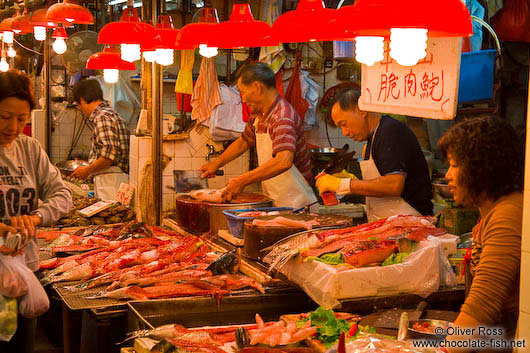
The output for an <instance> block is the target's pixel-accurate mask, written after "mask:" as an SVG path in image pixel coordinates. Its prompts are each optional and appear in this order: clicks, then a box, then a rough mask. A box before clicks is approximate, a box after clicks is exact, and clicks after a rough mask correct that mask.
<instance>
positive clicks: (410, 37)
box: [390, 28, 427, 66]
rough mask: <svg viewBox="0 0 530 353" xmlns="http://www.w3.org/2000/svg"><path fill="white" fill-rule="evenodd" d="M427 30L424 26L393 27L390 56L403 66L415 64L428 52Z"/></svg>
mask: <svg viewBox="0 0 530 353" xmlns="http://www.w3.org/2000/svg"><path fill="white" fill-rule="evenodd" d="M426 49H427V30H426V29H423V28H391V29H390V57H391V58H392V59H394V60H396V61H397V62H398V64H399V65H402V66H414V65H416V64H417V63H418V61H419V60H421V59H423V58H424V57H425V56H426V55H427V52H426V51H425V50H426Z"/></svg>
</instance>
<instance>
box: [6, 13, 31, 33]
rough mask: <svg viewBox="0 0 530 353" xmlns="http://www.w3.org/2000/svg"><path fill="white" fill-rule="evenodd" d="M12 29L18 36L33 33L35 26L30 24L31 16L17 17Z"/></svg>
mask: <svg viewBox="0 0 530 353" xmlns="http://www.w3.org/2000/svg"><path fill="white" fill-rule="evenodd" d="M11 29H12V30H13V32H15V33H16V34H28V33H33V26H32V25H31V24H30V22H29V15H27V14H26V15H22V16H17V17H15V19H14V20H13V22H12V23H11Z"/></svg>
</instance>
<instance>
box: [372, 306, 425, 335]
mask: <svg viewBox="0 0 530 353" xmlns="http://www.w3.org/2000/svg"><path fill="white" fill-rule="evenodd" d="M426 307H427V303H426V302H425V301H421V302H420V303H419V304H418V306H417V307H416V309H415V310H413V311H407V310H403V309H391V310H388V311H384V312H383V313H381V315H380V316H379V317H378V318H377V320H376V321H375V322H374V326H375V327H382V328H390V329H397V328H398V327H399V321H400V318H401V315H402V314H403V313H404V312H408V318H409V321H416V320H419V319H420V318H421V315H422V314H423V311H424V310H425V308H426Z"/></svg>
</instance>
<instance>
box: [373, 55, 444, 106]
mask: <svg viewBox="0 0 530 353" xmlns="http://www.w3.org/2000/svg"><path fill="white" fill-rule="evenodd" d="M389 53H390V51H389V50H388V48H386V50H385V60H382V61H381V62H380V65H382V66H385V73H382V74H381V79H380V83H379V96H378V97H377V100H378V101H380V102H383V103H386V102H387V101H388V100H389V99H394V100H398V99H399V98H400V96H401V88H400V87H403V96H402V97H403V98H414V97H417V98H419V99H420V100H424V99H432V100H433V101H435V102H439V101H441V100H442V98H443V95H444V72H443V69H442V70H440V71H439V72H434V71H430V72H429V70H428V69H427V70H425V68H424V67H425V65H430V64H432V63H433V60H434V55H433V54H432V53H430V54H429V55H427V56H426V57H425V59H423V60H421V61H419V62H418V64H416V65H415V66H414V67H412V68H411V69H410V71H409V72H408V73H406V74H404V75H403V76H402V77H400V76H399V74H396V73H394V72H392V71H390V72H389V65H390V64H392V63H393V61H392V58H391V57H390V55H389ZM420 64H423V65H421V66H420ZM390 70H391V69H390Z"/></svg>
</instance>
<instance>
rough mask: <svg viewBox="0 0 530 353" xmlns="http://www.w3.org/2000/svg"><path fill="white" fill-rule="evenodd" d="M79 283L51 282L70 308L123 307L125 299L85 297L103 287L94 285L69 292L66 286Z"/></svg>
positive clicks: (94, 293) (96, 292) (99, 290)
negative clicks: (93, 286)
mask: <svg viewBox="0 0 530 353" xmlns="http://www.w3.org/2000/svg"><path fill="white" fill-rule="evenodd" d="M79 283H81V282H80V281H75V282H62V283H55V284H52V288H53V289H54V290H55V291H56V292H57V294H59V296H60V297H61V299H62V301H63V302H64V304H66V306H67V307H68V308H69V309H70V310H84V309H100V308H107V307H111V306H123V307H125V305H126V303H127V302H126V301H123V300H116V299H111V298H101V299H87V298H86V297H88V296H93V295H96V294H98V293H99V292H101V291H102V289H103V287H96V288H91V289H87V290H84V291H81V292H77V293H71V292H70V291H69V290H67V289H66V287H69V286H75V285H77V284H79Z"/></svg>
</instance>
